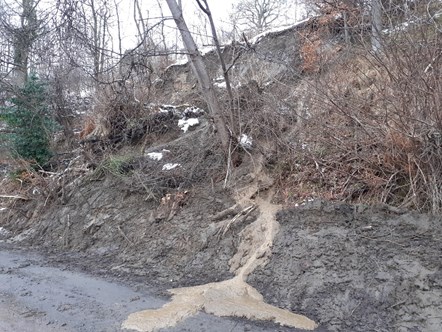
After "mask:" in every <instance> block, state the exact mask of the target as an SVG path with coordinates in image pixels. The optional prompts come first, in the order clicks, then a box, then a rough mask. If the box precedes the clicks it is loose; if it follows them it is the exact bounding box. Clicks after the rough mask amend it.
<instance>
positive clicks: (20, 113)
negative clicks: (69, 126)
mask: <svg viewBox="0 0 442 332" xmlns="http://www.w3.org/2000/svg"><path fill="white" fill-rule="evenodd" d="M0 119H2V120H4V121H5V122H6V123H7V125H8V127H9V130H8V134H7V135H8V137H7V140H8V142H9V143H10V144H9V146H10V149H11V150H12V152H13V153H14V154H15V155H16V156H17V157H21V158H23V159H26V160H28V161H29V162H31V164H33V165H35V166H37V165H40V166H42V165H44V164H45V163H46V162H47V161H48V160H49V158H50V157H51V155H52V152H51V148H50V137H51V133H52V132H53V130H54V125H55V122H54V121H53V119H52V117H51V114H50V109H49V107H48V104H47V99H46V91H45V86H44V84H43V83H42V82H41V81H40V80H39V79H38V77H37V76H36V75H30V76H29V78H28V80H27V82H26V84H25V85H24V87H23V88H21V89H20V90H19V92H18V93H17V95H16V96H15V97H14V98H12V99H11V105H10V106H8V107H4V108H3V109H2V111H1V113H0Z"/></svg>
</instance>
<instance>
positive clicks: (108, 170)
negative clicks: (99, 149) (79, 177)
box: [94, 155, 133, 178]
mask: <svg viewBox="0 0 442 332" xmlns="http://www.w3.org/2000/svg"><path fill="white" fill-rule="evenodd" d="M132 159H133V157H132V156H129V155H110V156H108V157H107V158H106V159H104V160H103V161H102V162H101V163H100V164H99V165H98V167H97V169H96V170H95V175H94V177H95V178H100V177H101V176H103V175H107V174H110V175H113V176H117V177H122V176H125V175H127V174H128V173H130V171H131V170H132V166H131V162H132Z"/></svg>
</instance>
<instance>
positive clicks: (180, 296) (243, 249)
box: [122, 172, 317, 331]
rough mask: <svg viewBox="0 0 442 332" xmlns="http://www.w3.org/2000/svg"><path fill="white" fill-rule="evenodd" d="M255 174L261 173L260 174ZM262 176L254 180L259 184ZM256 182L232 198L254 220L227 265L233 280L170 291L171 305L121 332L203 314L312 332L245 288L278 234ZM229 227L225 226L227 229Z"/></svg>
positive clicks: (133, 320)
mask: <svg viewBox="0 0 442 332" xmlns="http://www.w3.org/2000/svg"><path fill="white" fill-rule="evenodd" d="M260 173H261V172H260ZM263 177H264V176H263V175H262V174H260V176H255V177H254V178H255V179H260V180H259V181H260V182H262V179H263ZM259 187H260V186H259V184H258V180H255V181H254V183H253V184H252V185H249V186H247V187H246V188H245V189H244V190H241V191H239V192H238V194H237V195H236V202H237V204H238V205H239V206H251V204H252V205H255V206H256V207H257V208H258V209H259V216H258V218H257V219H256V221H255V222H253V223H251V224H250V225H249V226H247V227H246V228H245V229H244V230H243V231H242V232H241V234H240V237H241V239H242V240H241V243H240V245H239V248H238V252H237V253H236V254H235V256H234V257H232V259H231V260H230V266H231V271H232V272H234V273H235V277H234V278H232V279H230V280H226V281H222V282H216V283H209V284H205V285H200V286H196V287H185V288H176V289H171V290H169V292H170V293H171V294H172V299H171V301H170V302H169V303H167V304H165V305H164V306H163V307H162V308H160V309H156V310H144V311H140V312H136V313H133V314H131V315H130V316H129V317H128V319H127V320H126V321H125V322H123V324H122V327H123V328H125V329H134V330H137V331H154V330H157V329H160V328H166V327H172V326H175V325H176V324H177V323H179V322H180V321H182V320H184V319H186V318H188V317H190V316H193V315H196V314H197V313H198V312H200V311H204V312H206V313H209V314H213V315H215V316H219V317H222V316H236V317H245V318H248V319H253V320H272V321H274V322H276V323H279V324H281V325H285V326H290V327H295V328H298V329H304V330H314V329H315V328H316V327H317V324H316V323H315V322H314V321H312V320H310V319H309V318H307V317H305V316H302V315H298V314H295V313H292V312H290V311H287V310H283V309H280V308H278V307H275V306H272V305H270V304H267V303H265V302H264V300H263V297H262V295H261V294H260V293H259V292H258V291H257V290H256V289H255V288H253V287H252V286H250V285H249V284H247V277H248V276H249V275H250V273H252V272H253V271H254V270H255V269H256V268H257V267H262V266H265V264H266V263H267V262H268V259H269V257H270V255H271V248H272V243H273V238H274V237H275V235H276V233H277V232H278V228H279V224H278V222H277V221H276V212H277V211H278V210H279V209H280V206H279V205H275V204H272V203H271V200H272V197H273V195H272V194H271V193H269V194H268V195H267V198H266V199H263V198H261V197H256V198H255V199H252V198H251V197H255V196H258V194H259ZM227 225H229V223H227Z"/></svg>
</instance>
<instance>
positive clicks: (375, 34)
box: [371, 0, 382, 53]
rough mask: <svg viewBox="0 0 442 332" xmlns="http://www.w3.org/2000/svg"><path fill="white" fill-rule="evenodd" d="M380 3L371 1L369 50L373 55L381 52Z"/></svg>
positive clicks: (374, 0) (377, 0)
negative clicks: (370, 49)
mask: <svg viewBox="0 0 442 332" xmlns="http://www.w3.org/2000/svg"><path fill="white" fill-rule="evenodd" d="M381 32H382V3H381V0H372V1H371V48H372V50H373V52H374V53H380V52H381V51H382V45H381Z"/></svg>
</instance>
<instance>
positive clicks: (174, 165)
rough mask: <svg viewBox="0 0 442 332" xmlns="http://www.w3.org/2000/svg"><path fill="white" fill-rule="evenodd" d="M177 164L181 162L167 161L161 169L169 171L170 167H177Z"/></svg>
mask: <svg viewBox="0 0 442 332" xmlns="http://www.w3.org/2000/svg"><path fill="white" fill-rule="evenodd" d="M179 166H181V164H171V163H167V164H164V166H163V171H170V170H171V169H174V168H177V167H179Z"/></svg>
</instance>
